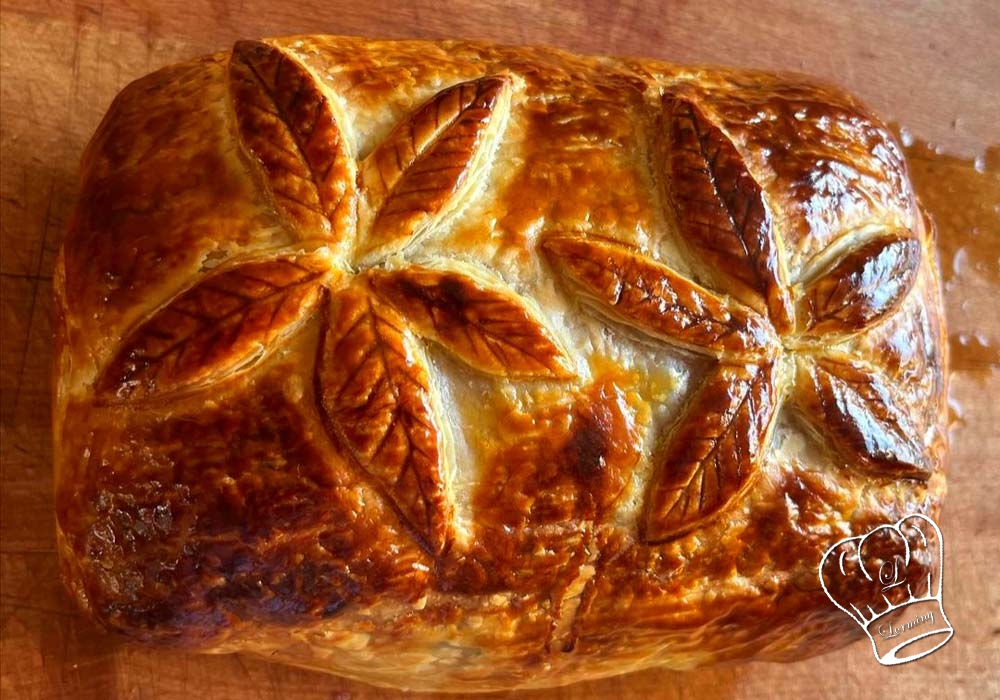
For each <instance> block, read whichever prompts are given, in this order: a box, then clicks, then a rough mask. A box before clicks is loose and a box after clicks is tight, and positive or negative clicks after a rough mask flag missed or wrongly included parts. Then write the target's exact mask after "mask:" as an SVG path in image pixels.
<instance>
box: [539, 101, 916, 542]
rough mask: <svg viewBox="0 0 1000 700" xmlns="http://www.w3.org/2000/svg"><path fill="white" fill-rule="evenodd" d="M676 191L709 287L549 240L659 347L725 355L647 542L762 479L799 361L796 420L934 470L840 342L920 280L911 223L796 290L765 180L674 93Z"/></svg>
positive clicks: (600, 249)
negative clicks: (787, 381)
mask: <svg viewBox="0 0 1000 700" xmlns="http://www.w3.org/2000/svg"><path fill="white" fill-rule="evenodd" d="M663 115H664V124H663V128H664V129H665V131H666V137H667V140H668V141H667V142H668V145H669V153H670V155H669V160H668V163H667V168H668V172H667V177H666V181H667V183H668V185H667V192H666V196H667V199H668V201H669V202H670V205H671V208H672V211H673V213H674V215H675V217H676V222H677V226H678V229H679V233H680V238H681V239H682V241H683V242H684V244H685V246H686V248H687V250H686V253H687V254H688V255H689V256H690V258H691V263H692V266H693V267H695V268H700V269H702V270H705V272H706V274H705V275H704V276H705V277H706V278H707V279H708V280H709V281H710V283H711V285H712V286H713V287H714V288H719V289H720V290H721V292H722V293H718V292H716V291H713V290H712V289H709V288H706V287H704V286H702V285H700V284H698V283H696V282H695V281H693V280H692V279H689V278H687V277H685V276H683V275H681V274H679V273H678V272H676V271H674V270H672V269H671V268H669V267H667V266H666V265H664V264H662V263H660V262H658V261H657V260H655V259H653V258H652V257H650V256H648V255H645V254H643V253H642V252H641V251H640V250H638V249H635V248H633V247H631V246H628V245H626V244H623V243H621V242H618V241H615V240H612V239H611V238H605V237H600V236H597V235H581V234H572V233H571V234H566V233H554V234H550V235H549V236H547V237H546V238H545V239H544V240H543V242H542V249H543V250H544V251H545V253H546V254H547V256H548V257H549V259H550V260H551V261H552V263H553V268H554V269H555V270H557V271H558V272H559V273H560V274H561V275H562V276H563V277H564V278H565V279H566V280H567V281H568V282H569V283H570V284H571V286H572V287H573V288H574V290H575V291H576V292H578V293H580V294H582V295H583V296H584V297H585V298H586V299H588V300H589V301H590V302H592V305H593V306H594V307H596V309H598V310H599V311H600V312H603V313H605V314H606V315H608V316H610V317H612V318H613V319H615V320H617V321H618V322H621V323H625V324H628V325H629V326H631V327H633V328H634V329H636V330H638V331H639V332H640V333H642V334H644V335H646V336H650V337H652V338H654V339H657V340H660V341H662V342H666V343H670V344H673V345H676V346H680V347H682V348H685V349H688V350H692V351H695V352H698V353H703V354H705V355H708V356H711V357H714V358H715V359H716V360H717V363H716V364H715V365H714V369H713V370H712V371H710V372H709V373H708V376H707V378H706V379H705V380H704V383H703V384H702V385H701V387H700V388H699V389H698V391H697V393H696V394H695V396H694V397H693V400H692V401H691V402H690V404H689V408H688V410H687V412H686V414H685V415H683V416H682V417H681V418H680V420H679V421H678V422H677V424H676V425H675V426H673V428H672V430H671V432H670V434H669V435H668V436H667V441H666V446H665V448H664V451H663V454H662V455H659V456H658V458H657V459H658V463H657V465H656V470H655V472H654V477H653V481H652V483H651V484H650V486H649V491H648V493H647V495H646V509H645V514H644V519H643V522H642V524H641V528H642V536H643V538H644V539H645V540H646V541H647V542H651V543H655V542H662V541H666V540H670V539H673V538H676V537H678V536H681V535H683V534H685V533H688V532H690V531H691V530H693V529H695V528H697V527H699V526H700V525H701V524H703V523H705V522H706V521H707V520H709V519H711V518H713V517H715V516H716V515H718V514H719V513H720V512H722V511H723V510H724V509H725V508H726V507H727V506H728V505H729V504H730V503H732V502H733V501H734V500H735V499H737V498H738V497H740V496H741V495H742V494H744V493H745V492H746V491H747V490H748V489H749V488H750V487H751V485H752V484H753V483H754V481H755V479H756V478H757V476H758V474H759V467H760V464H761V462H762V461H763V460H764V458H765V456H766V454H767V452H768V450H769V442H770V438H771V434H772V431H773V427H774V425H775V420H776V417H777V415H778V411H779V409H780V408H781V404H782V402H783V396H784V395H786V392H779V391H778V389H777V387H776V382H777V381H778V375H779V372H780V371H781V370H780V368H781V367H786V368H789V369H790V374H791V375H792V377H793V382H794V386H793V387H792V388H791V389H790V391H788V392H787V395H789V396H792V397H794V401H795V404H796V408H797V409H798V411H797V413H798V414H799V415H801V416H802V418H804V419H805V421H806V422H807V423H808V424H810V425H811V426H812V428H813V431H812V432H814V433H815V435H816V436H817V437H818V438H819V439H822V440H825V441H828V442H829V443H830V445H831V446H832V447H833V448H835V449H837V450H839V451H840V452H841V453H842V455H843V461H844V463H845V464H852V465H855V466H857V467H858V468H861V469H864V470H866V471H867V472H869V473H872V474H875V475H877V476H883V477H888V478H927V477H928V476H929V475H930V473H931V471H932V462H931V460H930V459H929V456H928V455H927V454H926V453H925V450H924V448H923V446H922V445H923V443H922V440H921V439H920V437H919V436H918V435H917V434H916V431H915V429H914V428H913V427H912V426H911V425H910V424H909V423H908V420H907V418H906V414H905V412H904V411H902V410H901V409H900V408H899V407H897V406H895V405H894V404H893V401H892V393H891V392H890V391H889V390H888V386H887V384H886V380H885V379H884V378H883V376H882V374H881V373H880V371H879V369H878V368H877V367H875V366H872V365H871V364H870V363H867V362H865V361H863V360H861V359H857V358H854V357H851V356H850V354H848V353H846V352H843V351H839V350H837V349H836V348H837V347H838V346H839V345H840V344H841V343H842V341H845V340H847V339H848V338H849V337H850V336H852V335H855V334H859V333H862V332H864V331H865V330H867V329H868V328H871V327H872V326H873V325H875V324H877V323H879V322H880V321H882V320H883V319H885V318H886V317H887V316H889V315H890V314H892V313H894V312H895V311H896V310H897V309H898V308H899V307H900V305H901V304H902V302H903V300H904V299H905V297H906V295H907V294H908V293H909V291H910V290H911V288H912V287H913V284H914V282H915V279H916V275H917V271H918V269H919V265H920V243H919V241H918V240H917V239H916V238H915V237H913V236H912V234H910V233H909V232H908V231H897V230H888V231H884V232H882V233H881V234H878V235H876V236H874V237H868V238H866V239H865V240H864V242H862V243H860V245H858V246H857V247H856V248H854V249H853V250H850V251H847V252H846V254H843V255H840V256H839V257H838V256H837V255H835V254H831V255H828V256H826V257H824V260H827V262H826V264H825V266H822V269H821V270H820V271H819V272H818V273H815V274H811V275H810V276H808V277H807V278H804V279H802V280H799V281H798V282H796V283H795V284H790V283H789V280H788V274H787V271H786V270H785V269H784V265H783V261H784V256H783V255H782V251H781V245H782V244H781V240H780V239H779V238H778V237H777V236H776V235H775V229H774V225H773V223H772V216H771V212H770V210H769V208H768V204H767V201H766V199H765V197H764V195H763V192H762V189H761V187H760V185H759V184H758V183H757V181H756V180H755V179H754V177H753V176H752V174H751V173H750V172H749V170H748V169H747V166H746V164H745V162H744V160H743V158H742V157H741V156H740V154H739V152H738V150H737V148H736V146H735V145H734V144H733V142H732V141H731V140H730V139H729V138H728V137H727V136H726V134H725V133H724V132H723V131H722V130H721V129H720V128H719V127H718V126H716V125H715V124H713V123H712V122H711V121H710V120H709V119H708V118H707V117H706V115H705V114H704V113H703V112H702V111H701V109H700V108H699V107H698V105H697V104H696V103H695V102H693V101H692V100H689V99H686V98H685V97H682V96H676V95H668V96H665V97H664V99H663Z"/></svg>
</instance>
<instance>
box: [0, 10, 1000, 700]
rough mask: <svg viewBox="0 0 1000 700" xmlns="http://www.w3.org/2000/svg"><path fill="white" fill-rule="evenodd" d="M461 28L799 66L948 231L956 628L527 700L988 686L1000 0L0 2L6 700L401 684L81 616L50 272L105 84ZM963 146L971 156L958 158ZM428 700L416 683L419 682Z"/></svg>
mask: <svg viewBox="0 0 1000 700" xmlns="http://www.w3.org/2000/svg"><path fill="white" fill-rule="evenodd" d="M321 32H325V33H340V34H360V35H367V36H377V37H388V38H391V37H427V38H438V37H441V38H443V37H466V38H481V39H489V40H494V41H501V42H507V43H531V44H548V45H555V46H560V47H564V48H568V49H572V50H574V51H579V52H596V53H609V54H619V55H633V56H650V57H656V58H663V59H667V60H673V61H677V62H684V63H721V64H730V65H741V66H749V67H757V68H772V69H786V70H798V71H804V72H808V73H812V74H814V75H817V76H821V77H824V78H828V79H830V80H833V81H834V82H837V83H840V84H841V85H844V86H845V87H847V88H849V89H851V90H852V91H854V92H856V93H857V94H859V95H860V96H861V97H862V98H864V99H865V100H866V101H867V102H868V103H869V104H870V105H871V106H872V107H874V108H875V109H876V111H878V112H879V113H881V114H882V115H883V116H885V117H886V118H887V119H890V120H893V121H895V122H897V123H900V124H902V125H904V126H905V127H906V129H907V130H908V133H909V134H912V135H913V136H914V137H916V138H918V139H922V140H926V141H930V142H933V143H935V144H938V145H939V146H941V147H942V148H943V150H944V151H945V152H948V153H954V154H956V155H958V156H961V157H957V158H951V157H946V156H943V155H941V153H940V152H936V151H934V150H932V149H927V148H917V147H913V148H911V149H909V155H910V157H911V166H912V168H913V175H914V179H915V181H916V183H917V186H918V190H919V191H920V193H921V197H922V198H923V200H924V201H925V203H927V205H928V206H929V207H930V208H931V210H932V211H933V213H934V214H935V216H936V217H937V218H938V222H939V226H940V228H941V240H942V259H943V263H944V270H945V289H946V301H947V306H948V315H949V322H950V330H951V334H952V339H953V342H952V348H953V356H954V360H955V362H954V365H955V367H954V368H955V373H954V375H953V377H952V396H953V404H954V414H955V426H956V427H955V430H954V432H953V441H954V447H953V452H952V460H951V471H950V477H949V478H950V486H949V489H950V493H949V498H948V500H947V502H946V510H945V514H944V516H943V517H942V519H941V522H940V525H941V527H942V530H943V533H944V538H945V549H946V554H945V584H944V604H945V610H946V612H947V614H948V616H949V618H950V619H951V621H952V623H953V625H954V627H955V630H956V634H955V637H954V639H953V640H952V641H951V642H950V643H949V644H948V645H947V646H945V647H944V648H943V649H942V650H940V651H938V652H936V653H935V654H933V655H932V656H929V657H927V658H925V659H923V660H920V661H919V662H917V663H912V664H906V665H904V666H900V667H895V668H886V667H882V666H880V665H879V664H878V663H876V661H875V659H874V658H873V656H872V653H871V648H870V645H868V644H867V642H863V643H858V644H856V645H854V646H852V647H850V648H849V649H846V650H843V651H841V652H837V653H834V654H830V655H827V656H824V657H820V658H817V659H812V660H809V661H803V662H801V663H797V664H791V665H776V664H760V663H757V664H749V665H735V666H724V667H718V668H710V669H702V670H696V671H690V672H685V673H678V672H667V671H659V670H652V671H647V672H643V673H638V674H632V675H630V676H624V677H619V678H613V679H609V680H605V681H601V682H594V683H588V684H581V685H577V686H571V687H568V688H564V689H560V690H556V691H549V692H530V693H520V694H517V693H510V694H506V695H500V696H498V697H510V698H514V697H524V698H543V697H545V698H548V697H551V698H563V699H567V700H568V699H571V698H579V699H590V698H632V697H644V698H700V697H706V698H740V697H758V696H769V697H773V698H792V697H806V698H808V697H830V698H845V699H847V698H851V699H852V700H853V699H855V698H867V697H892V698H901V699H908V698H917V697H924V696H925V695H926V694H928V693H935V694H940V695H942V696H944V697H957V698H981V697H998V696H1000V676H998V673H1000V672H998V670H997V669H1000V584H998V582H997V575H996V573H995V569H996V561H997V558H998V556H1000V518H998V515H997V510H996V506H995V503H996V485H997V483H1000V459H998V457H997V455H998V453H1000V418H998V412H997V411H996V408H995V406H994V403H995V400H996V399H997V397H1000V373H998V371H997V370H998V369H1000V356H998V347H1000V313H998V305H997V302H996V299H997V294H998V293H1000V284H998V282H997V280H998V277H1000V270H998V269H997V268H998V256H997V254H998V248H1000V246H998V245H997V243H998V241H1000V162H998V161H1000V151H997V150H992V151H990V152H989V153H986V148H987V147H988V146H989V145H990V144H997V143H1000V127H998V119H997V116H998V114H1000V50H998V49H997V48H996V37H997V36H998V35H1000V3H997V2H996V1H995V0H967V1H965V2H931V1H919V0H912V1H909V2H904V1H901V0H893V1H891V2H889V1H884V2H863V1H861V0H852V1H849V2H838V3H825V2H815V3H813V2H797V1H796V0H785V1H777V0H772V1H767V2H745V1H744V0H725V1H723V2H695V1H690V2H689V1H680V2H661V3H653V2H650V3H640V2H634V1H632V2H629V1H626V2H617V3H616V2H611V1H609V0H602V1H596V2H586V1H580V2H572V3H551V2H539V1H538V0H514V1H513V2H505V3H499V2H486V1H477V0H460V1H458V2H453V3H449V4H447V5H445V4H444V3H440V4H439V3H435V2H431V1H430V0H423V1H421V2H413V3H405V4H404V3H400V2H397V1H394V0H367V1H366V2H360V3H354V2H338V1H337V0H322V1H320V0H308V1H305V2H294V3H292V2H290V3H287V4H285V3H277V2H268V1H267V0H243V1H237V0H232V1H231V2H226V1H225V0H184V1H183V2H181V1H179V0H165V1H164V2H153V1H152V0H127V1H125V2H121V3H112V2H110V1H109V2H104V1H102V0H92V1H90V2H59V1H57V0H3V2H2V36H0V66H2V80H0V83H2V86H0V87H2V97H0V191H2V192H0V193H2V209H0V226H2V238H0V284H2V290H0V291H2V335H0V344H2V345H0V431H2V432H0V444H2V477H0V478H2V491H0V564H2V579H0V632H2V642H0V646H2V650H0V651H2V653H0V664H2V666H0V695H2V697H3V698H4V700H7V699H8V698H80V699H82V700H91V699H95V700H96V699H105V698H109V699H117V698H129V699H139V698H167V699H173V698H176V699H178V700H187V698H191V697H197V698H199V699H202V698H203V699H205V700H215V699H216V698H218V699H222V698H237V697H239V698H257V699H260V700H273V699H276V698H285V697H295V698H303V699H309V700H312V699H315V700H319V699H320V698H322V699H323V700H348V699H352V700H372V699H375V698H394V697H398V696H399V695H400V694H399V693H398V692H395V691H389V690H383V689H376V688H372V687H370V686H366V685H363V684H360V683H356V682H351V681H347V680H343V679H339V678H336V677H333V676H326V675H323V674H319V673H314V672H309V671H302V670H298V669H294V668H290V667H285V666H279V665H276V664H270V663H267V662H264V661H260V660H257V659H250V658H243V657H239V656H198V655H190V654H183V653H180V652H173V651H160V650H150V649H146V648H142V647H137V646H132V645H129V644H126V643H123V642H121V641H120V640H117V639H115V638H112V637H110V636H108V635H106V634H105V633H103V632H101V631H100V630H98V629H96V628H95V627H93V626H92V625H91V624H90V623H88V622H87V621H85V620H84V619H82V618H80V617H79V616H78V615H77V613H76V611H75V609H74V608H73V606H72V605H71V604H70V602H69V600H68V598H67V597H66V596H64V595H63V593H62V589H61V585H60V583H59V577H58V563H57V561H56V556H55V538H54V524H53V511H52V468H51V441H50V437H49V368H50V363H51V324H50V321H49V313H50V297H51V291H52V290H51V286H52V285H51V280H52V277H51V271H52V266H53V263H54V259H55V254H56V251H57V249H58V246H59V243H60V242H61V239H62V236H63V234H64V231H65V229H66V224H67V218H68V216H69V212H70V209H71V206H72V201H73V197H74V196H75V188H76V186H77V183H76V164H77V161H78V159H79V157H80V154H81V152H82V150H83V147H84V145H85V144H86V141H87V139H88V138H89V136H90V134H91V133H92V132H93V130H94V129H95V128H96V126H97V124H98V122H99V120H100V118H101V116H102V115H103V113H104V111H105V110H106V109H107V107H108V105H109V104H110V102H111V99H112V97H113V96H114V94H115V93H116V92H117V91H118V90H120V89H121V88H122V87H123V86H124V85H125V84H126V83H128V82H129V81H130V80H132V79H134V78H137V77H139V76H141V75H143V74H145V73H147V72H149V71H151V70H153V69H155V68H157V67H160V66H162V65H164V64H166V63H169V62H172V61H175V60H180V59H184V58H188V57H192V56H195V55H198V54H202V53H207V52H211V51H216V50H219V49H224V48H228V47H229V46H231V45H232V43H233V42H234V41H235V40H236V39H238V38H251V37H258V36H269V35H270V36H277V35H284V34H294V33H321ZM976 156H978V157H979V158H978V160H976V161H973V160H972V159H973V158H974V157H976ZM421 697H430V696H421Z"/></svg>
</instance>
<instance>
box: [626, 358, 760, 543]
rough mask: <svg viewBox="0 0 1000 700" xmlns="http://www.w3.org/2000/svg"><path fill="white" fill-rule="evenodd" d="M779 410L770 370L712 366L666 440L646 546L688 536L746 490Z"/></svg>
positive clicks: (652, 494) (650, 501) (648, 517)
mask: <svg viewBox="0 0 1000 700" xmlns="http://www.w3.org/2000/svg"><path fill="white" fill-rule="evenodd" d="M776 408H777V405H776V397H775V390H774V371H773V365H772V364H770V363H767V364H762V365H729V364H720V365H718V366H717V368H716V369H715V371H714V372H713V374H712V375H711V376H709V378H708V379H707V380H706V382H705V384H704V385H703V386H702V388H701V389H700V391H699V392H698V394H697V395H696V396H695V398H694V400H693V401H692V402H691V408H690V409H689V411H688V412H687V414H686V415H685V416H684V417H683V418H682V419H681V422H680V424H679V425H678V426H677V428H676V429H675V430H674V432H673V434H672V435H671V438H670V443H669V446H668V447H667V451H666V454H665V455H664V456H663V458H662V463H661V466H660V469H659V473H658V475H657V477H655V480H654V486H653V488H652V489H651V491H650V494H649V499H648V506H647V512H646V524H645V536H646V539H647V540H648V541H650V542H658V541H662V540H665V539H669V538H673V537H677V536H679V535H681V534H683V533H685V532H688V531H690V530H691V529H693V528H695V527H697V526H699V525H700V524H702V523H703V522H705V521H706V520H708V519H710V518H711V517H713V516H714V515H715V514H716V513H717V512H718V511H719V510H720V509H722V508H723V507H724V506H726V505H727V504H728V503H730V502H731V501H732V500H733V499H734V498H736V497H738V496H739V495H740V494H742V493H744V492H745V491H746V490H747V489H748V488H749V487H750V485H751V484H752V483H753V481H754V479H755V478H756V476H757V474H758V473H759V469H758V467H759V463H760V460H761V458H762V457H763V452H764V449H765V447H766V445H767V440H766V436H767V434H768V431H769V429H770V426H771V423H772V420H773V419H774V416H775V410H776Z"/></svg>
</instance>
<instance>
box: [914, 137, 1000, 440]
mask: <svg viewBox="0 0 1000 700" xmlns="http://www.w3.org/2000/svg"><path fill="white" fill-rule="evenodd" d="M900 141H901V142H902V143H903V145H904V150H905V152H906V160H907V163H908V165H909V171H910V178H911V180H912V182H913V185H914V188H915V189H916V192H917V196H918V197H919V198H920V202H921V203H922V204H923V206H924V208H925V209H926V210H927V212H928V213H929V214H930V216H931V218H932V219H933V220H934V222H935V224H936V225H937V235H938V238H937V249H938V253H939V256H940V265H941V281H942V288H943V290H944V306H945V315H946V321H947V327H948V342H949V346H950V355H951V371H952V372H955V373H965V374H966V375H967V376H969V377H972V378H974V379H976V380H977V383H985V382H986V381H987V380H989V378H990V377H992V376H993V375H994V373H995V372H997V370H998V369H1000V145H994V146H990V147H989V148H988V149H987V150H986V152H985V153H983V154H982V155H980V156H978V157H977V158H975V159H971V158H968V159H967V158H959V157H956V156H952V155H948V154H945V153H942V152H941V151H940V149H937V148H935V147H934V146H932V145H930V144H928V143H926V142H921V141H918V140H915V139H913V138H912V137H910V136H909V134H907V133H906V131H905V130H902V132H901V134H900ZM952 386H954V384H952ZM948 403H949V408H950V412H951V419H952V427H953V428H957V427H959V426H960V425H961V424H962V423H963V420H962V418H963V415H962V414H963V408H962V405H961V401H960V397H957V396H955V395H954V393H952V395H951V396H950V397H949V402H948Z"/></svg>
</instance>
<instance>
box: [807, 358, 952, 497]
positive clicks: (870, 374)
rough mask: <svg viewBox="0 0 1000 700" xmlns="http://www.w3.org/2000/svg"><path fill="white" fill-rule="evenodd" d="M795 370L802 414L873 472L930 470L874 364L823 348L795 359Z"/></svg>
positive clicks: (895, 474)
mask: <svg viewBox="0 0 1000 700" xmlns="http://www.w3.org/2000/svg"><path fill="white" fill-rule="evenodd" d="M797 373H798V377H797V385H798V389H799V391H798V392H797V395H798V399H797V403H798V405H799V408H800V409H801V411H802V413H803V415H804V416H805V417H806V418H807V420H809V421H810V422H811V423H812V424H813V426H814V428H815V430H816V432H817V433H819V434H820V435H821V436H823V438H824V439H827V440H829V441H830V442H831V443H832V444H833V445H834V446H835V447H836V448H837V449H838V450H839V451H841V452H842V453H843V454H844V455H845V456H847V457H849V458H850V459H851V461H852V462H854V463H859V464H860V465H861V466H862V467H863V468H864V469H865V470H866V471H868V472H870V473H874V474H876V475H878V476H886V477H892V478H900V477H913V478H927V477H929V476H930V475H931V472H932V471H933V465H932V464H931V463H930V461H929V460H928V459H927V456H926V454H925V452H924V449H923V446H922V444H921V440H920V437H919V436H918V434H917V431H916V430H915V429H914V427H913V426H911V425H910V424H909V421H908V420H907V419H906V417H905V414H904V413H903V412H902V411H900V410H899V409H898V408H897V407H896V406H895V404H894V402H893V397H892V392H891V391H890V389H889V386H888V385H887V384H886V382H885V381H884V380H883V379H882V378H881V377H880V376H879V374H878V372H877V371H876V370H875V369H874V368H872V367H869V366H868V365H866V364H865V363H863V362H860V361H857V360H853V359H851V358H849V357H844V356H835V355H832V354H826V355H821V356H819V357H816V358H812V359H808V358H804V359H802V360H800V361H799V363H798V368H797Z"/></svg>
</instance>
